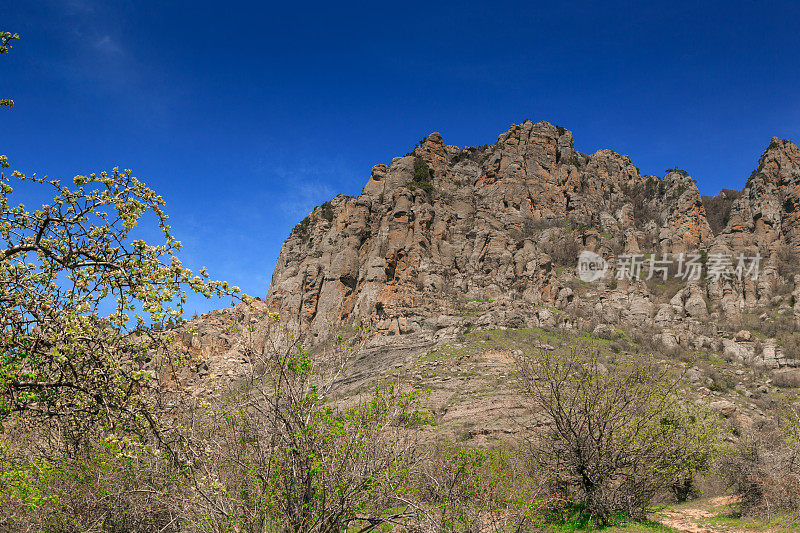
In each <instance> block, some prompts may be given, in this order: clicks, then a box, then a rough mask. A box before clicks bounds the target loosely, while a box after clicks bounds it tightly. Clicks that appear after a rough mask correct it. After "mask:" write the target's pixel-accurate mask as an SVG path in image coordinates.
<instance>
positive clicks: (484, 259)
mask: <svg viewBox="0 0 800 533" xmlns="http://www.w3.org/2000/svg"><path fill="white" fill-rule="evenodd" d="M799 187H800V153H799V152H798V149H797V147H796V146H795V145H794V144H792V143H791V142H789V141H782V140H779V139H772V141H771V142H770V144H769V146H768V147H767V149H766V150H765V152H764V154H763V155H762V156H761V158H760V160H759V162H758V165H757V168H756V170H755V171H754V172H753V174H752V175H751V177H750V179H749V180H748V181H747V183H746V185H745V187H744V189H743V190H742V191H735V190H732V189H724V190H723V191H722V192H721V193H720V194H719V195H717V196H715V197H701V196H700V193H699V191H698V189H697V186H696V184H695V181H694V180H693V179H692V178H691V177H690V176H689V175H688V174H687V173H686V172H684V171H682V170H680V169H670V170H668V171H667V172H666V173H665V175H664V176H663V177H658V176H649V175H642V174H641V173H640V172H639V170H638V169H637V168H636V166H634V164H633V163H632V162H631V160H630V158H629V157H628V156H625V155H620V154H617V153H616V152H613V151H611V150H600V151H598V152H596V153H594V154H592V155H587V154H583V153H580V152H578V151H576V150H575V149H574V144H573V138H572V133H571V132H569V131H567V130H565V129H564V128H560V127H558V126H553V125H551V124H548V123H547V122H538V123H533V122H531V121H525V122H523V123H522V124H520V125H512V126H511V127H510V128H509V130H508V131H507V132H506V133H503V134H502V135H500V136H499V137H498V139H497V142H496V143H495V144H493V145H491V146H480V147H469V148H463V149H462V148H457V147H455V146H448V145H445V144H444V142H443V139H442V136H441V135H440V134H438V133H433V134H431V135H429V136H428V137H426V138H425V139H423V140H422V141H421V142H420V143H419V144H418V145H417V146H416V147H415V148H414V150H413V151H412V152H410V153H408V154H407V155H405V156H402V157H397V158H395V159H394V160H393V161H392V163H391V164H390V165H376V166H375V167H373V169H372V172H371V175H370V178H369V180H368V181H367V183H366V185H365V186H364V189H363V192H362V193H361V194H360V195H359V196H357V197H347V196H337V197H336V198H334V199H332V200H331V201H329V202H325V203H324V204H323V205H321V206H319V207H317V208H315V209H314V211H313V212H312V213H311V214H309V216H308V217H307V218H306V219H304V220H303V221H301V222H300V223H299V224H297V226H296V227H295V228H294V230H293V231H292V233H291V235H290V236H289V238H288V239H287V240H286V242H285V243H284V245H283V248H282V250H281V254H280V257H279V259H278V264H277V266H276V269H275V272H274V275H273V280H272V285H271V286H270V289H269V293H268V294H267V297H266V299H265V300H264V301H254V302H251V303H250V304H244V303H242V304H239V305H238V306H236V307H233V308H229V309H221V310H219V311H214V312H212V313H209V314H207V315H204V316H202V317H200V318H198V319H197V320H193V321H191V322H189V323H187V324H185V325H181V326H180V327H179V328H178V329H177V331H176V333H177V336H176V338H177V339H178V340H179V345H180V347H179V350H180V351H181V353H182V354H184V355H185V357H186V360H187V361H191V362H192V364H191V365H189V366H186V367H184V368H182V369H181V375H180V376H179V380H180V381H181V382H182V383H183V384H184V385H185V386H187V387H188V388H189V390H191V391H192V393H193V394H195V395H202V394H206V393H208V392H209V391H213V390H216V386H210V385H209V383H218V384H222V383H225V382H231V381H236V380H237V379H238V378H239V377H242V376H245V375H246V374H247V372H248V371H249V370H248V369H252V368H254V366H253V365H254V362H253V360H252V359H251V358H250V356H249V355H248V354H252V353H259V352H260V350H268V349H270V348H269V345H270V343H274V342H275V341H274V339H273V338H272V336H273V335H274V331H273V326H274V324H276V319H277V317H279V320H280V321H281V322H283V323H284V324H287V325H290V326H291V327H290V328H288V330H287V331H288V335H290V336H291V338H296V337H295V336H294V335H295V332H297V330H298V329H299V330H300V331H302V332H303V341H304V342H310V343H312V344H314V343H316V344H319V345H324V344H325V342H324V341H325V339H327V338H329V336H330V335H331V334H334V333H339V332H345V333H346V332H350V333H355V334H354V335H351V337H352V338H356V339H360V340H359V341H358V342H356V343H355V345H357V346H358V349H357V351H356V353H355V354H354V355H353V359H352V360H351V361H350V363H351V364H350V365H349V366H348V368H347V370H346V372H345V373H344V374H343V375H342V378H341V382H340V389H339V390H340V391H341V392H342V394H345V395H347V394H350V393H355V392H358V391H360V390H364V387H366V386H368V385H369V384H370V383H372V382H374V380H375V379H385V378H391V379H396V380H399V381H400V382H402V383H405V384H407V385H408V386H409V387H412V388H415V389H416V390H426V391H429V398H428V401H427V405H428V407H430V408H431V409H432V410H433V412H434V413H435V415H436V417H437V420H438V421H439V424H438V425H437V430H436V431H437V433H441V434H447V433H449V434H451V435H453V436H455V437H457V438H464V439H478V440H480V439H489V440H491V439H495V438H503V435H506V434H509V433H513V432H515V431H517V430H519V428H521V427H522V425H521V424H522V423H521V422H520V420H522V418H524V417H528V416H530V412H529V410H528V409H527V407H526V404H525V402H524V399H523V398H520V396H519V391H518V390H517V389H516V388H515V386H514V385H513V375H514V366H515V358H516V357H517V356H518V355H519V354H521V353H523V352H524V351H525V350H530V349H532V348H533V349H537V350H557V351H559V350H561V351H563V350H570V349H572V348H573V347H574V346H575V345H577V344H581V343H585V342H590V343H592V345H593V346H595V347H596V348H597V349H598V350H600V351H601V352H602V353H603V354H604V355H603V357H606V358H607V359H608V360H609V361H612V360H613V359H614V357H615V356H616V354H620V353H627V354H643V355H644V354H656V356H657V357H659V358H661V360H662V362H663V364H665V365H667V366H669V367H673V368H676V369H678V370H680V371H681V372H683V373H684V376H685V378H686V383H687V389H686V393H687V394H690V395H692V396H694V397H697V398H698V399H699V398H705V400H706V401H707V402H708V403H709V405H710V406H712V407H713V408H714V409H717V410H718V411H719V412H720V414H721V415H722V416H724V417H727V418H730V419H731V423H732V424H735V427H739V428H744V427H748V425H749V424H752V423H754V422H755V421H757V420H759V419H765V418H768V417H769V416H770V410H771V409H772V406H774V405H775V404H774V402H775V401H776V398H782V400H781V401H783V400H785V399H786V398H790V397H791V398H796V399H800V333H799V332H800V322H798V317H800V275H798V274H800V264H798V260H797V257H798V256H797V248H798V246H800V233H798V231H800V220H798V212H797V207H798V198H800V188H799ZM582 251H591V252H593V253H596V254H598V256H600V257H602V258H603V259H604V260H605V261H607V266H608V272H607V275H606V276H605V277H600V278H599V279H597V280H589V281H587V280H586V279H582V277H581V275H580V274H581V273H580V271H579V270H578V268H577V267H578V255H579V254H580V253H581V252H582ZM651 254H652V255H651ZM739 254H741V257H742V258H747V259H748V261H749V263H747V265H745V266H746V267H747V268H751V267H752V266H753V264H754V262H753V258H754V257H759V258H760V259H759V262H758V263H757V266H758V267H759V268H758V270H757V271H756V272H755V274H757V275H752V274H753V272H751V271H749V270H748V271H745V269H744V268H742V265H739V264H738V259H737V258H738V257H739ZM651 257H652V258H653V259H655V261H651V260H649V258H651ZM625 258H627V261H632V260H633V258H639V259H640V260H641V261H642V263H641V265H642V275H641V276H640V277H638V278H637V277H635V276H626V275H619V274H620V272H621V271H622V267H624V265H625V261H626V259H625ZM721 258H728V263H725V261H722V259H721ZM659 261H661V263H665V264H666V265H667V266H666V267H665V268H664V269H663V271H661V270H656V267H657V266H658V265H659V264H661V263H659ZM692 261H694V262H695V264H696V265H698V266H699V268H700V271H699V275H698V276H696V277H692V276H689V275H687V274H688V273H689V272H690V271H691V268H690V264H691V262H692ZM720 265H722V266H723V267H724V268H723V269H722V271H721V274H720V275H717V276H715V275H712V273H713V272H714V271H715V269H716V270H719V268H718V267H719V266H720ZM628 266H630V265H628ZM737 269H738V270H737ZM649 270H653V271H654V272H657V274H656V275H653V276H649ZM718 273H719V272H718ZM276 314H277V317H276ZM271 332H272V333H271ZM309 337H310V338H309ZM253 350H255V351H253ZM787 395H788V396H787ZM792 395H793V396H792ZM520 417H522V418H520ZM525 420H526V421H525V424H534V425H535V424H536V423H537V422H536V420H531V419H525ZM515 428H516V429H515ZM737 431H738V430H737Z"/></svg>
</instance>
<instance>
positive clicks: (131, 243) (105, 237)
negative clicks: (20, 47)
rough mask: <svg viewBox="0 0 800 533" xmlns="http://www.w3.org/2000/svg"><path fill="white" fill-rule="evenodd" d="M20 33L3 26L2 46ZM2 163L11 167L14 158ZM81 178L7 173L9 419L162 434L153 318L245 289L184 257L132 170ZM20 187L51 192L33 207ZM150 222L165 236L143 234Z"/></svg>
mask: <svg viewBox="0 0 800 533" xmlns="http://www.w3.org/2000/svg"><path fill="white" fill-rule="evenodd" d="M15 38H16V35H11V34H9V33H8V32H6V33H3V34H2V40H0V51H1V52H2V53H6V52H7V51H8V50H9V49H10V48H11V45H10V44H9V43H10V42H11V41H12V40H13V39H15ZM0 166H1V167H2V168H8V167H9V163H8V160H7V158H6V157H5V156H3V157H2V158H0ZM72 181H73V183H72V185H67V184H62V183H61V182H59V181H58V180H53V179H48V178H47V177H44V178H39V177H37V176H36V175H35V174H34V175H31V176H28V175H26V174H23V173H22V172H18V171H14V172H12V173H11V175H10V176H8V175H6V174H5V173H0V236H2V239H3V244H2V246H0V330H2V335H0V423H3V424H6V423H8V422H9V420H10V419H11V418H17V419H22V420H23V422H24V423H30V422H31V421H33V420H40V421H53V420H58V421H59V423H60V424H61V429H62V431H63V432H64V433H65V434H67V435H69V436H70V438H73V439H80V438H82V436H83V435H85V434H86V433H87V432H88V431H90V429H91V428H92V427H93V426H95V425H97V424H100V425H103V426H104V427H106V428H108V429H110V430H115V431H117V430H118V431H123V432H127V431H140V430H142V431H150V432H153V431H155V432H156V434H158V433H159V432H160V430H158V429H157V428H158V427H159V426H160V423H159V422H158V420H157V419H158V417H157V416H156V415H154V412H155V410H154V408H153V402H152V397H151V396H150V395H149V390H150V389H151V387H152V384H153V379H152V378H153V375H154V372H155V371H156V370H157V368H156V365H153V366H151V367H149V368H148V367H146V366H145V360H147V359H148V358H149V355H148V354H150V355H152V354H154V353H156V352H158V351H161V353H162V357H160V363H161V364H171V363H173V362H174V360H173V358H172V357H171V354H170V353H169V351H168V350H167V349H165V341H166V339H165V337H163V336H157V335H154V334H153V332H152V331H151V330H150V329H149V328H150V327H152V326H155V327H156V328H157V329H163V326H164V325H165V324H168V323H171V322H174V321H177V320H180V318H181V317H182V314H183V308H184V305H185V303H186V292H185V291H186V290H192V291H195V292H198V293H200V294H203V295H204V296H206V297H207V298H211V297H212V296H224V295H231V296H232V295H235V294H237V293H238V292H239V289H238V288H237V287H231V286H229V285H228V284H227V283H225V282H218V281H211V280H210V278H209V276H208V273H207V272H206V271H205V269H202V270H201V271H200V272H199V273H198V274H194V273H192V271H191V270H189V269H187V268H185V267H184V266H183V265H182V264H181V261H180V259H178V257H177V252H178V251H179V250H180V248H181V244H180V242H179V241H177V240H176V239H175V238H174V237H173V235H172V233H171V229H170V226H169V225H168V224H167V220H168V217H167V215H166V213H165V212H164V199H163V198H162V197H161V196H158V195H157V194H156V193H155V192H154V191H152V190H151V189H149V188H148V187H147V186H145V184H144V183H142V182H141V181H140V180H138V179H137V178H136V177H134V176H133V173H132V171H130V170H123V171H121V170H119V169H118V168H114V169H113V170H112V171H111V172H108V173H107V172H101V173H100V174H89V175H86V176H84V175H79V176H76V177H75V178H74V179H73V180H72ZM15 188H19V189H21V190H24V191H25V192H26V193H30V192H31V191H34V192H35V193H40V194H44V195H46V196H47V197H50V198H52V200H51V201H49V202H48V203H46V204H44V205H42V206H41V208H39V209H35V210H29V209H27V208H26V206H25V205H24V204H23V203H16V202H15V196H14V192H15ZM140 223H153V225H154V226H155V229H156V230H157V233H156V234H158V235H160V236H161V240H160V241H159V242H154V243H148V242H145V241H144V240H142V239H140V238H137V236H136V232H137V231H138V226H139V225H140ZM104 308H111V311H110V312H103V311H102V310H103V309H104ZM157 438H161V437H160V436H157Z"/></svg>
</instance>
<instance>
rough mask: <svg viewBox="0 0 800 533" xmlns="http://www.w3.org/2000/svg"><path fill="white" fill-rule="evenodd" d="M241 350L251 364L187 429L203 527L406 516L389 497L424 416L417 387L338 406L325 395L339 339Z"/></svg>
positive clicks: (398, 488)
mask: <svg viewBox="0 0 800 533" xmlns="http://www.w3.org/2000/svg"><path fill="white" fill-rule="evenodd" d="M272 327H274V328H275V330H278V331H283V330H282V329H281V327H280V326H279V325H278V324H277V322H274V323H273V326H272ZM275 336H280V334H279V333H275V334H274V335H273V338H274V337H275ZM285 338H287V339H288V337H285ZM248 357H252V359H251V360H252V361H253V364H254V368H258V369H260V370H258V371H257V372H256V373H254V374H252V375H250V376H248V377H247V378H246V380H245V381H244V382H243V383H242V384H241V386H240V387H237V388H234V389H232V390H230V391H229V392H228V394H227V395H225V397H224V398H223V399H222V400H221V401H220V402H219V403H218V404H216V405H212V406H211V408H210V409H209V410H208V411H207V413H205V414H202V415H201V416H202V417H203V418H202V421H201V422H199V423H198V425H197V427H196V429H195V431H197V432H198V435H199V437H200V441H199V442H198V443H197V446H198V447H199V448H200V449H205V450H207V454H206V455H205V456H204V458H203V460H202V467H201V468H198V469H196V470H195V471H194V473H193V475H194V476H195V478H194V479H195V483H196V486H197V490H198V498H197V499H196V500H195V501H194V502H193V506H194V509H195V511H194V512H195V513H196V515H197V516H203V517H206V518H205V520H207V524H206V526H205V529H207V530H211V531H220V530H228V529H231V530H243V531H264V530H269V531H271V530H275V529H280V528H281V527H286V528H289V529H291V530H292V531H315V532H316V531H320V532H331V533H333V532H339V531H342V530H343V529H346V528H347V527H348V526H349V525H354V524H358V523H362V522H363V523H375V524H380V523H383V522H386V521H390V520H397V519H399V518H400V517H404V516H408V515H410V510H409V509H408V506H407V505H401V506H400V507H399V508H398V507H397V498H398V497H399V496H401V495H403V494H404V492H405V491H407V488H406V487H407V484H408V478H409V468H411V467H412V466H413V462H414V454H413V451H412V450H413V444H414V439H415V434H416V432H417V431H418V430H417V429H416V428H420V427H422V426H424V425H426V424H427V423H429V418H428V416H427V415H426V414H425V413H424V412H423V411H422V410H421V409H420V406H419V398H418V397H417V395H416V394H414V393H409V392H405V391H402V390H400V389H399V388H398V387H396V386H393V385H385V386H384V385H379V386H375V387H373V388H372V389H371V390H369V391H367V392H365V393H363V394H362V395H360V396H359V397H358V398H357V399H356V400H355V401H354V402H348V404H347V405H340V404H338V403H334V402H333V401H331V394H332V386H333V384H334V382H335V381H336V379H337V377H338V376H339V372H340V371H341V368H342V365H343V364H344V362H345V360H346V359H347V357H348V351H347V349H346V347H345V346H344V345H343V344H341V343H337V344H335V345H333V346H330V347H329V348H328V351H324V352H321V353H320V352H317V353H314V354H312V353H311V352H309V351H308V350H305V349H303V348H302V347H300V346H298V345H294V344H292V343H289V344H288V345H286V346H285V349H282V350H278V351H274V350H270V351H267V352H262V351H260V350H255V351H252V352H249V353H248ZM221 510H225V511H224V512H221Z"/></svg>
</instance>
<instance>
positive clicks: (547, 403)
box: [521, 347, 719, 525]
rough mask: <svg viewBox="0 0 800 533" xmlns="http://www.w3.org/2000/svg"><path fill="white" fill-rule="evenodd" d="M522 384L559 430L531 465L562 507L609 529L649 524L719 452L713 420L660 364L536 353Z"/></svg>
mask: <svg viewBox="0 0 800 533" xmlns="http://www.w3.org/2000/svg"><path fill="white" fill-rule="evenodd" d="M521 379H522V383H523V384H524V387H525V388H524V390H525V391H526V392H527V393H528V394H529V396H530V398H531V400H532V401H533V404H534V405H535V406H536V407H537V408H538V409H540V410H542V411H543V412H544V414H545V415H547V416H548V418H550V420H551V422H552V426H551V428H552V429H551V430H550V431H548V432H547V433H545V434H542V435H540V436H539V437H538V438H537V439H535V440H534V442H533V445H532V450H533V460H534V462H535V463H536V464H537V465H538V466H539V468H541V469H542V470H543V471H544V472H548V477H549V479H550V485H551V486H552V487H553V490H555V491H557V492H560V493H561V494H562V500H563V501H564V502H568V503H570V504H572V505H576V506H580V509H582V510H583V511H584V512H586V513H588V514H589V515H590V516H591V517H592V518H593V519H594V520H597V521H598V522H599V523H601V524H603V525H608V524H609V523H610V521H611V520H612V518H613V517H615V516H618V515H620V514H622V515H625V516H628V517H631V518H632V519H634V520H642V519H644V518H645V516H646V512H647V510H648V507H649V505H650V502H651V501H652V500H653V498H654V497H655V495H656V494H657V493H658V492H659V491H660V490H663V489H664V488H666V487H672V486H676V487H677V488H678V489H680V488H681V487H682V486H686V485H687V484H688V486H690V487H691V479H692V477H693V475H694V474H695V473H696V472H698V471H703V470H705V469H707V468H708V467H709V464H710V461H711V458H712V457H713V456H714V454H715V452H716V447H717V445H718V431H719V430H718V428H717V426H716V424H715V421H714V419H713V417H712V416H710V415H708V414H706V413H705V411H703V410H701V409H698V408H697V407H696V406H694V405H692V404H690V403H688V402H684V401H682V399H681V395H680V394H679V393H678V391H677V388H676V386H677V383H678V382H677V381H676V380H673V379H671V378H670V377H669V375H668V373H667V371H666V370H664V369H663V368H660V367H659V366H658V365H657V364H655V363H654V362H653V361H648V360H642V359H641V357H639V359H638V360H632V359H631V360H627V359H625V358H622V357H619V358H618V360H617V362H616V363H615V365H614V366H607V365H606V364H604V363H602V362H601V361H600V360H599V357H598V354H597V352H596V351H594V350H593V349H591V348H589V347H586V348H578V349H574V350H572V351H571V352H570V353H569V354H565V355H558V354H554V353H550V352H541V353H539V352H537V353H534V354H532V355H530V356H529V357H527V358H526V359H524V360H523V361H522V364H521Z"/></svg>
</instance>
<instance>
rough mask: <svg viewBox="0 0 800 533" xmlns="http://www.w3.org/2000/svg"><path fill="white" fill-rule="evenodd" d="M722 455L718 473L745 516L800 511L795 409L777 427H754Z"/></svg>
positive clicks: (799, 434) (799, 424)
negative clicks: (731, 450)
mask: <svg viewBox="0 0 800 533" xmlns="http://www.w3.org/2000/svg"><path fill="white" fill-rule="evenodd" d="M755 429H756V431H753V432H750V433H749V434H747V435H745V436H744V437H743V438H742V440H741V441H740V442H739V443H738V444H737V445H736V446H735V448H734V449H733V453H731V454H730V455H726V456H723V458H722V460H721V464H720V470H721V472H722V474H723V477H724V479H725V480H726V482H727V484H728V485H729V487H730V488H731V489H732V490H733V491H734V493H735V494H736V495H737V496H738V497H739V506H740V510H741V512H742V514H744V515H757V516H764V517H766V518H770V517H771V516H772V515H773V514H774V513H777V512H790V513H797V510H798V509H800V417H799V415H798V412H797V410H796V408H793V409H789V410H787V411H786V412H785V416H784V417H782V419H781V421H780V423H779V424H770V425H767V426H762V427H761V428H755Z"/></svg>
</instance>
